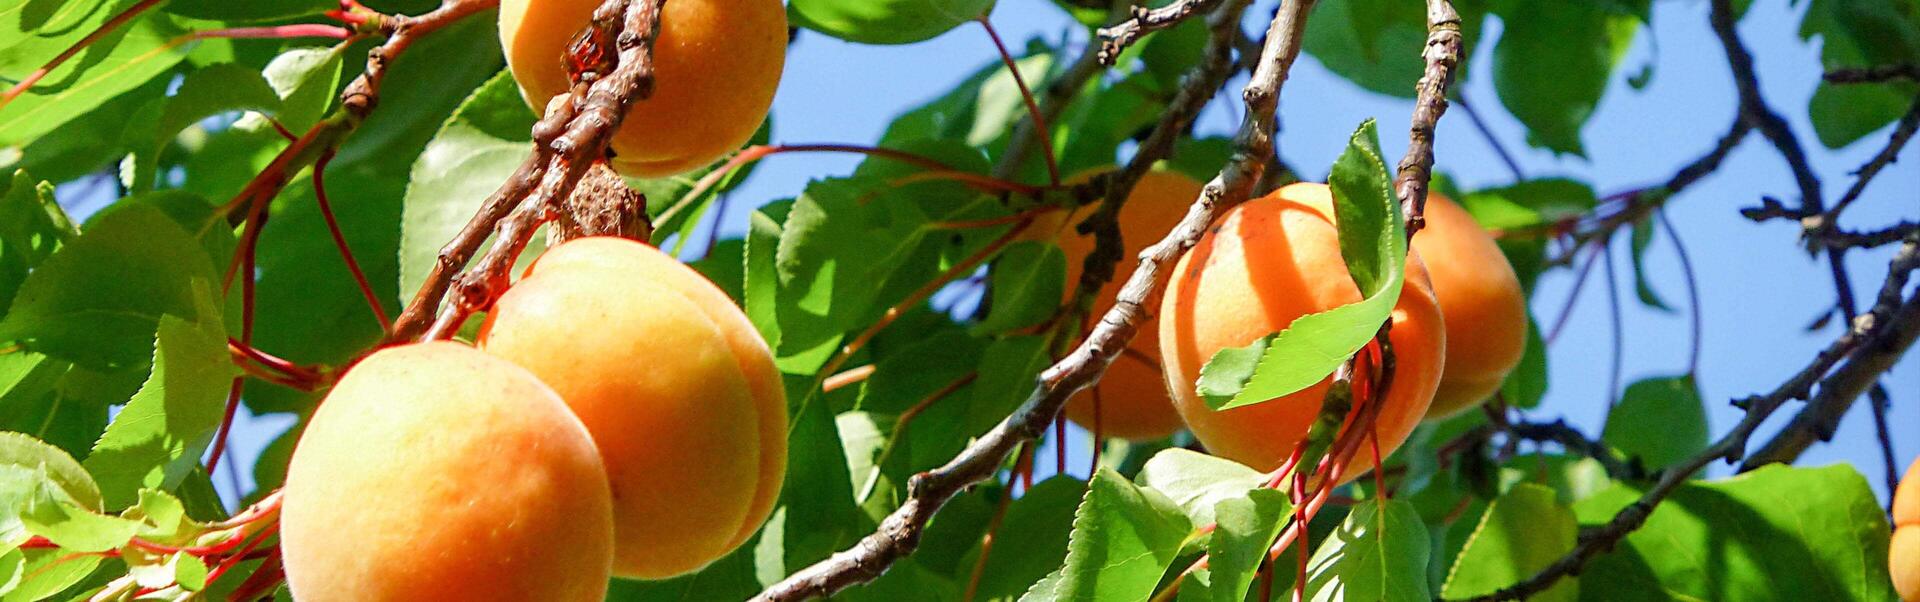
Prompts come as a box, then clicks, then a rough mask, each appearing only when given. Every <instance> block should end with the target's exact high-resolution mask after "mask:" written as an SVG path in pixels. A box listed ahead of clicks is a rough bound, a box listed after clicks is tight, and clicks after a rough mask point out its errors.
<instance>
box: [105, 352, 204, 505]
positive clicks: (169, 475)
mask: <svg viewBox="0 0 1920 602" xmlns="http://www.w3.org/2000/svg"><path fill="white" fill-rule="evenodd" d="M158 339H159V342H158V344H157V346H156V347H155V350H154V355H153V375H152V376H151V377H149V378H148V379H147V382H146V384H144V385H142V386H141V387H140V391H139V392H138V393H135V394H134V395H133V399H132V400H130V401H128V402H127V405H126V407H125V408H123V409H121V410H120V414H119V415H118V416H115V417H114V420H113V423H112V424H110V425H108V426H107V432H106V434H105V435H102V436H101V437H100V442H99V443H98V444H97V445H95V446H94V448H93V454H92V455H90V456H88V457H87V461H86V466H87V469H88V470H90V471H92V472H93V474H94V475H95V476H97V477H99V479H100V480H101V482H102V487H101V490H102V491H103V492H104V493H105V494H106V500H107V505H108V507H112V508H118V507H122V506H126V505H128V504H132V503H134V502H135V501H138V499H139V498H138V496H139V492H140V490H141V489H143V488H151V489H159V490H163V491H164V490H169V489H172V488H174V487H175V486H177V485H179V484H180V481H181V480H182V479H185V478H186V476H187V473H188V472H189V471H191V470H193V468H194V467H195V466H197V465H198V464H199V462H200V456H201V453H202V452H204V451H206V448H207V445H208V444H210V443H212V441H213V435H214V431H215V430H216V429H218V428H219V426H220V420H221V417H222V416H223V415H224V414H225V407H226V395H227V389H228V387H229V386H230V383H231V382H232V380H233V377H234V376H235V375H237V374H239V372H238V370H237V369H236V368H235V367H234V365H233V362H232V360H231V359H230V358H229V357H228V355H227V335H226V332H225V331H224V330H223V329H221V328H220V325H219V324H217V323H212V324H210V323H207V322H188V321H186V320H182V319H180V318H177V317H174V316H172V315H168V316H163V317H162V318H161V319H160V327H159V333H158Z"/></svg>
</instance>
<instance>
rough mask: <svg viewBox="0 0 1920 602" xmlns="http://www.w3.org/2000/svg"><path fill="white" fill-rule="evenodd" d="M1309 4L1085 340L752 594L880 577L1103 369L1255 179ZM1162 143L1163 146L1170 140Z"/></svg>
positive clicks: (1149, 148) (1230, 1)
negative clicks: (851, 528) (830, 544)
mask: <svg viewBox="0 0 1920 602" xmlns="http://www.w3.org/2000/svg"><path fill="white" fill-rule="evenodd" d="M1247 3H1248V0H1227V2H1226V3H1225V4H1223V5H1222V6H1221V7H1220V8H1218V9H1216V10H1215V12H1214V13H1213V15H1212V17H1211V19H1210V20H1209V25H1210V27H1211V29H1212V36H1213V37H1212V41H1211V42H1210V44H1209V48H1208V57H1207V59H1206V60H1205V61H1204V62H1203V65H1202V67H1201V69H1203V70H1205V69H1211V68H1212V66H1214V65H1216V64H1228V65H1230V61H1229V59H1227V58H1226V57H1227V53H1228V52H1230V51H1231V45H1232V37H1231V34H1232V31H1231V28H1233V27H1236V26H1237V24H1238V21H1239V16H1240V14H1241V13H1242V12H1243V11H1245V10H1246V6H1247ZM1312 5H1313V2H1312V0H1288V1H1287V2H1285V4H1284V5H1283V8H1282V10H1281V12H1280V15H1279V16H1278V18H1276V19H1275V20H1274V22H1273V24H1272V26H1271V28H1270V31H1269V34H1268V36H1267V44H1266V48H1265V49H1264V51H1263V52H1262V59H1261V62H1260V66H1259V68H1258V69H1257V70H1256V71H1255V75H1254V77H1253V80H1252V82H1250V83H1249V84H1248V85H1247V89H1246V91H1245V92H1244V93H1243V97H1244V99H1245V101H1246V105H1247V109H1248V111H1247V115H1246V120H1245V121H1244V122H1243V123H1242V124H1241V130H1240V134H1239V135H1238V137H1237V138H1236V139H1235V142H1236V148H1237V150H1236V152H1235V154H1234V156H1233V160H1232V161H1230V162H1229V163H1228V164H1227V165H1226V166H1225V167H1224V168H1222V170H1221V173H1220V175H1219V176H1218V177H1215V178H1214V179H1213V180H1212V181H1211V182H1209V183H1208V184H1207V186H1206V188H1205V189H1204V190H1203V191H1202V192H1201V194H1200V198H1198V199H1196V200H1195V202H1194V204H1193V206H1192V207H1191V208H1189V209H1188V211H1187V215H1186V217H1185V218H1183V219H1182V220H1181V222H1180V224H1179V225H1178V226H1176V227H1175V228H1174V229H1173V231H1172V232H1169V233H1168V234H1167V236H1166V237H1165V238H1163V239H1161V240H1160V242H1158V243H1156V244H1154V245H1153V246H1151V247H1148V248H1147V249H1146V250H1145V251H1142V252H1141V254H1140V265H1139V267H1137V268H1136V269H1135V270H1134V271H1133V274H1132V276H1131V277H1130V278H1129V279H1128V280H1127V283H1126V285H1125V286H1123V287H1122V288H1121V290H1120V294H1119V297H1118V299H1116V301H1115V303H1114V306H1113V308H1112V309H1110V310H1108V311H1107V313H1106V315H1105V316H1103V317H1102V318H1101V320H1100V322H1099V323H1098V325H1097V326H1095V327H1094V329H1093V331H1092V332H1091V333H1090V334H1089V335H1088V336H1087V338H1086V339H1085V340H1084V341H1082V342H1081V343H1080V345H1079V346H1078V347H1076V348H1075V349H1073V351H1071V352H1070V353H1068V354H1067V356H1066V357H1065V359H1062V360H1060V361H1059V362H1058V363H1055V364H1054V365H1052V366H1050V367H1048V368H1047V370H1046V371H1045V372H1042V373H1041V375H1040V378H1039V382H1038V383H1037V384H1036V387H1035V388H1034V390H1033V392H1032V393H1031V394H1029V395H1028V397H1027V400H1026V402H1025V403H1023V404H1022V405H1021V406H1020V408H1019V409H1017V410H1015V411H1014V413H1013V414H1012V415H1011V416H1008V417H1007V418H1006V419H1004V420H1002V421H1001V422H1000V423H999V424H998V425H996V426H994V428H993V429H992V430H989V431H988V432H987V433H986V434H984V435H982V436H981V437H980V438H978V439H976V440H974V442H973V443H972V444H970V445H968V446H967V448H966V449H965V450H964V451H962V452H961V453H960V454H959V455H958V456H955V457H954V458H953V460H951V461H949V462H948V463H947V464H946V465H944V466H941V467H939V468H935V469H933V470H930V471H927V472H924V473H920V474H917V475H914V477H913V478H912V479H910V480H909V481H908V483H907V489H908V496H907V499H906V500H905V501H904V502H903V503H902V504H901V505H900V507H899V508H898V509H896V510H894V512H893V513H892V514H891V515H889V516H887V518H886V519H885V520H884V521H882V522H881V524H880V527H879V529H878V530H877V531H875V532H874V533H873V534H871V535H868V536H867V537H865V538H863V539H861V540H860V541H859V542H858V543H856V544H855V545H854V546H853V547H852V548H850V549H848V550H845V551H842V552H839V553H836V554H834V555H833V556H832V557H830V558H828V559H826V560H823V561H821V562H819V563H817V564H815V565H813V566H811V567H807V568H805V569H802V570H800V571H799V572H797V573H794V574H793V575H791V576H789V577H787V579H786V580H784V581H781V582H780V583H776V584H774V585H773V586H772V587H769V588H768V589H767V590H766V591H763V592H761V593H760V595H759V596H756V597H755V598H754V599H755V600H758V601H762V602H773V601H788V600H802V599H808V598H815V597H821V596H826V595H831V594H832V593H834V592H837V591H840V590H841V589H844V588H846V587H849V586H851V585H854V584H857V583H863V582H866V581H870V580H872V579H874V578H875V577H878V576H879V575H880V574H881V573H883V572H885V571H886V569H887V567H888V566H891V565H892V563H893V562H894V561H895V560H898V559H899V558H901V557H903V556H905V555H906V554H908V553H910V552H912V551H913V549H914V548H915V547H916V546H917V545H918V543H919V539H920V535H921V531H922V529H923V528H924V527H925V525H926V523H927V521H928V520H930V519H931V518H932V517H933V515H934V513H936V512H938V511H939V509H940V507H941V506H942V505H943V504H945V503H946V502H947V500H949V499H951V498H952V497H953V496H954V495H955V494H957V493H958V492H959V491H960V490H961V489H963V488H965V487H967V486H969V485H972V484H974V483H978V482H980V481H983V480H986V479H988V478H991V477H992V476H993V474H994V472H995V471H996V470H998V468H999V467H1000V466H1001V465H1002V464H1003V463H1005V461H1006V457H1007V454H1009V453H1011V452H1012V451H1013V450H1014V449H1015V448H1016V447H1018V446H1019V445H1020V444H1022V443H1023V442H1026V441H1032V440H1034V439H1035V438H1037V437H1038V436H1039V435H1040V434H1041V433H1042V432H1044V431H1045V430H1046V428H1047V425H1048V424H1049V423H1051V422H1052V421H1053V419H1054V417H1055V416H1056V415H1058V413H1059V411H1060V407H1061V406H1062V405H1063V404H1065V403H1066V400H1067V398H1068V397H1070V396H1072V395H1073V394H1074V393H1076V392H1078V391H1080V390H1081V389H1084V388H1086V387H1087V386H1089V385H1091V384H1093V383H1094V382H1095V381H1096V380H1098V379H1099V378H1100V376H1101V374H1102V373H1103V372H1104V371H1105V370H1106V367H1107V366H1108V365H1109V364H1111V363H1112V362H1113V359H1114V358H1115V357H1117V356H1118V355H1119V354H1120V351H1121V350H1122V349H1124V348H1125V347H1126V345H1127V342H1128V341H1129V340H1131V339H1132V338H1133V334H1134V331H1135V329H1137V328H1138V325H1139V323H1140V321H1141V320H1142V319H1143V318H1144V317H1145V314H1146V310H1145V309H1144V305H1145V303H1146V300H1147V298H1148V297H1151V296H1152V293H1153V292H1155V290H1157V289H1158V288H1159V287H1160V285H1161V284H1162V279H1161V277H1160V276H1161V272H1162V270H1163V268H1165V267H1166V265H1167V264H1168V263H1170V262H1171V261H1173V260H1174V259H1175V258H1176V257H1177V256H1178V255H1179V254H1180V253H1181V252H1184V251H1185V250H1186V249H1188V248H1190V247H1192V246H1193V245H1194V244H1195V243H1196V242H1197V241H1198V240H1199V239H1200V236H1201V234H1202V233H1203V232H1204V231H1205V229H1206V226H1207V225H1208V224H1209V223H1211V222H1212V220H1213V217H1214V215H1215V212H1216V211H1217V209H1218V208H1220V207H1223V206H1229V205H1232V204H1234V203H1238V202H1240V201H1243V200H1245V199H1246V197H1247V195H1248V193H1249V192H1250V190H1251V188H1252V186H1253V183H1254V181H1255V180H1257V179H1258V178H1259V176H1260V172H1261V170H1262V168H1263V166H1264V162H1263V158H1264V157H1265V156H1266V155H1268V154H1270V153H1271V152H1272V150H1273V133H1274V132H1273V127H1274V121H1273V115H1274V110H1275V108H1276V106H1277V102H1278V97H1279V92H1280V88H1281V86H1282V85H1283V84H1284V83H1285V81H1286V75H1287V71H1288V70H1289V69H1290V68H1291V67H1292V65H1293V61H1294V59H1295V57H1297V56H1298V55H1299V52H1300V42H1301V36H1300V34H1301V30H1302V29H1303V28H1304V27H1305V25H1306V16H1307V12H1308V10H1309V9H1311V8H1312ZM1222 70H1224V69H1222ZM1222 77H1224V75H1222ZM1210 83H1212V82H1210V81H1208V80H1207V78H1206V77H1190V78H1189V79H1188V80H1187V82H1186V83H1185V84H1184V85H1183V86H1182V88H1181V91H1180V94H1179V96H1178V98H1176V99H1175V102H1174V103H1173V108H1172V109H1171V110H1170V112H1169V114H1168V116H1167V117H1166V118H1164V119H1163V120H1162V121H1161V123H1160V124H1159V125H1158V126H1156V128H1155V130H1154V133H1153V134H1152V135H1150V136H1149V140H1150V141H1152V140H1154V139H1156V138H1168V139H1170V138H1172V137H1176V136H1178V135H1179V132H1180V131H1183V129H1184V128H1175V127H1173V126H1175V125H1181V124H1180V123H1179V122H1183V121H1186V120H1190V119H1192V118H1193V117H1192V116H1193V115H1196V114H1197V113H1198V111H1199V107H1202V106H1205V104H1206V101H1207V99H1208V98H1209V97H1210V96H1211V94H1212V90H1213V89H1214V88H1216V87H1217V85H1213V86H1209V85H1207V84H1210ZM1165 144H1171V141H1170V140H1169V141H1168V142H1166V143H1165ZM1153 151H1154V146H1153V145H1151V144H1147V143H1143V144H1142V145H1141V151H1140V153H1139V154H1138V155H1136V157H1135V164H1133V165H1129V166H1128V170H1127V171H1124V172H1122V174H1121V176H1120V177H1119V180H1120V183H1121V184H1123V185H1122V186H1119V187H1118V188H1122V189H1124V188H1126V186H1125V185H1124V184H1125V183H1126V179H1127V177H1128V176H1127V174H1128V173H1130V172H1133V171H1135V170H1136V168H1137V169H1141V170H1144V168H1143V167H1141V166H1140V164H1143V163H1150V162H1151V161H1152V160H1153V159H1154V157H1153V156H1151V153H1152V152H1153ZM1125 193H1126V191H1125V190H1109V191H1108V194H1109V198H1114V197H1115V196H1116V195H1117V196H1119V197H1122V198H1124V196H1125ZM1097 253H1098V251H1096V254H1097Z"/></svg>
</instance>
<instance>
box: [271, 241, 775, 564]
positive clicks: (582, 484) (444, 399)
mask: <svg viewBox="0 0 1920 602" xmlns="http://www.w3.org/2000/svg"><path fill="white" fill-rule="evenodd" d="M786 428H787V419H786V395H785V392H784V390H783V389H782V386H781V382H780V378H779V374H778V372H777V371H776V370H775V368H774V365H773V359H772V354H771V353H770V352H769V351H768V349H767V346H766V343H765V342H764V341H762V340H761V339H760V337H759V334H758V333H757V332H756V331H755V330H754V329H753V327H752V325H751V324H750V323H749V322H748V321H747V318H746V315H745V314H743V313H741V311H740V310H739V309H738V308H737V307H736V306H735V305H734V304H733V302H732V301H731V300H730V299H729V298H728V297H727V296H726V293H724V292H722V291H721V290H720V289H719V288H718V287H716V286H714V284H713V283H712V282H710V281H708V280H707V279H706V278H704V277H702V276H701V275H700V274H699V273H697V272H694V271H693V270H692V269H690V268H688V267H686V266H685V265H682V264H681V263H679V262H678V261H675V260H674V259H673V258H671V257H668V256H667V255H665V254H663V253H661V252H660V251H658V250H656V249H654V248H652V247H649V246H647V245H645V244H642V243H639V242H635V241H631V240H626V239H619V238H584V239H579V240H575V241H571V242H568V243H565V244H562V245H559V246H556V247H554V248H552V249H550V250H548V251H547V252H546V253H545V254H543V255H542V256H541V257H540V258H539V259H537V260H536V261H535V263H534V265H533V267H532V268H531V269H529V271H528V274H527V275H526V277H525V278H522V279H521V280H520V281H519V282H517V283H515V284H514V285H513V286H512V287H511V288H509V289H508V290H507V292H506V293H505V294H504V295H503V296H502V297H501V298H500V300H499V301H498V302H497V303H496V304H495V306H494V308H493V310H492V312H491V313H489V314H488V316H487V322H486V323H485V324H484V325H483V327H482V329H481V331H480V336H479V340H478V348H477V349H476V348H474V347H468V346H465V345H461V344H458V343H450V342H435V343H421V344H415V345H407V346H401V347H395V348H390V349H386V350H383V351H380V352H377V353H375V354H373V355H371V356H369V357H368V358H367V359H365V360H363V361H362V362H360V363H359V364H358V365H356V366H354V367H353V368H352V369H351V370H349V371H348V372H347V373H346V375H345V376H343V377H342V378H341V380H340V382H339V384H338V385H336V386H335V388H334V389H333V391H331V392H329V393H328V395H327V398H326V399H325V400H324V401H323V402H322V403H321V405H320V408H319V409H318V410H317V411H316V412H315V413H314V416H313V419H312V421H311V423H310V424H309V425H308V427H307V430H306V431H305V432H304V433H302V434H301V437H300V441H299V443H298V445H297V446H296V447H295V449H294V453H293V460H292V464H291V467H290V468H289V469H288V474H287V484H286V489H285V501H284V504H285V506H284V510H283V518H282V521H283V522H282V527H281V529H282V531H281V533H282V535H281V537H282V544H281V547H282V549H283V550H284V553H285V565H286V572H287V580H288V583H289V585H290V586H291V588H292V589H293V593H294V595H295V596H296V597H298V598H299V599H301V600H320V601H329V600H353V601H360V600H370V601H380V600H428V599H434V600H442V599H444V600H598V599H600V598H601V597H602V596H603V595H604V593H605V589H606V580H607V577H608V575H609V574H612V575H617V576H622V577H632V578H643V579H657V578H665V577H671V576H675V575H679V574H684V573H688V572H692V571H695V570H698V569H700V568H701V567H704V566H705V565H707V564H708V563H710V562H712V561H714V560H715V559H718V558H719V557H721V556H723V555H725V554H726V553H728V552H730V551H732V550H733V549H735V548H737V547H739V546H740V545H741V544H742V543H744V542H745V541H746V540H747V539H748V538H749V537H751V536H752V535H753V533H754V531H756V530H757V529H758V528H759V526H760V524H761V523H762V522H764V521H765V520H766V518H767V515H768V514H769V513H771V511H772V509H773V505H774V502H775V500H776V498H778V496H779V492H780V487H781V480H782V477H783V475H784V473H785V470H786Z"/></svg>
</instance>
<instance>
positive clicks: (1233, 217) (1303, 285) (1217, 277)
mask: <svg viewBox="0 0 1920 602" xmlns="http://www.w3.org/2000/svg"><path fill="white" fill-rule="evenodd" d="M1326 198H1328V197H1326V193H1325V186H1324V185H1321V184H1294V185H1291V186H1287V187H1285V188H1281V189H1280V190H1278V191H1275V192H1274V193H1273V194H1271V195H1268V196H1267V197H1265V198H1261V199H1257V200H1253V201H1249V202H1247V203H1245V204H1242V205H1240V206H1238V207H1235V208H1233V210H1231V211H1228V212H1227V214H1226V215H1225V216H1223V217H1222V218H1221V219H1220V220H1219V221H1217V222H1215V224H1214V226H1213V227H1212V228H1211V229H1209V230H1208V232H1207V234H1206V235H1205V236H1203V237H1202V238H1201V239H1200V242H1199V244H1197V245H1195V246H1194V248H1193V249H1191V250H1189V251H1188V252H1187V253H1186V254H1185V255H1184V256H1182V257H1181V258H1180V262H1179V263H1178V264H1176V265H1175V266H1174V270H1173V280H1172V281H1171V282H1169V283H1168V288H1167V294H1166V297H1165V298H1164V299H1163V300H1162V301H1161V306H1160V357H1161V358H1163V360H1164V363H1165V366H1166V373H1167V382H1168V383H1169V384H1170V385H1171V386H1172V389H1173V393H1174V401H1175V406H1176V407H1177V408H1178V409H1179V410H1180V415H1181V417H1182V418H1185V419H1186V422H1187V427H1188V428H1189V429H1191V430H1192V431H1193V434H1194V436H1195V437H1197V438H1199V440H1200V442H1201V443H1202V444H1204V445H1205V446H1206V447H1207V450H1208V451H1209V452H1211V453H1213V454H1214V455H1217V456H1220V457H1224V458H1227V459H1230V460H1234V461H1237V462H1240V463H1242V464H1246V465H1248V466H1251V467H1253V468H1255V469H1257V470H1262V471H1267V470H1273V469H1276V468H1278V467H1279V465H1280V464H1281V462H1282V461H1283V460H1285V458H1286V457H1287V455H1289V454H1291V453H1292V451H1293V448H1294V447H1295V446H1296V445H1297V444H1298V443H1299V442H1300V441H1301V440H1303V439H1304V438H1305V437H1306V433H1307V427H1308V426H1309V425H1310V424H1311V423H1312V422H1313V420H1314V418H1315V416H1316V415H1317V414H1318V413H1319V412H1320V405H1321V401H1322V399H1323V398H1324V397H1325V395H1326V391H1327V387H1328V386H1329V383H1330V381H1331V377H1329V379H1327V380H1322V381H1321V382H1320V383H1318V384H1315V385H1313V386H1311V387H1308V388H1306V389H1304V390H1301V391H1298V392H1295V393H1294V394H1292V395H1288V396H1285V397H1282V398H1279V399H1275V400H1271V401H1268V402H1265V403H1261V404H1258V405H1253V406H1246V407H1241V408H1235V409H1232V410H1227V411H1224V412H1215V411H1213V410H1212V409H1210V408H1208V407H1207V405H1206V401H1205V400H1204V399H1202V398H1201V397H1200V396H1199V395H1198V394H1196V393H1195V392H1194V379H1196V378H1198V377H1199V375H1200V368H1201V366H1204V365H1205V364H1206V362H1207V360H1209V359H1212V358H1213V354H1214V353H1215V352H1217V351H1219V350H1221V349H1223V348H1227V347H1241V346H1245V345H1247V344H1250V343H1252V342H1253V341H1255V340H1257V339H1259V338H1260V337H1263V336H1266V335H1267V334H1269V333H1273V332H1277V331H1279V330H1282V329H1284V328H1286V327H1287V325H1288V324H1291V323H1292V322H1293V319H1294V318H1297V317H1300V316H1302V315H1306V314H1309V313H1315V312H1320V311H1325V310H1328V309H1332V308H1334V307H1337V306H1340V305H1344V304H1347V303H1352V302H1355V301H1359V300H1360V292H1359V289H1358V288H1357V287H1356V286H1355V285H1354V283H1353V279H1352V277H1350V276H1348V274H1347V270H1346V264H1345V262H1343V261H1342V260H1341V257H1340V246H1339V244H1340V243H1339V239H1338V233H1337V231H1336V230H1335V229H1334V225H1333V212H1332V209H1331V206H1330V205H1324V204H1317V203H1316V200H1325V199H1326ZM1392 320H1393V330H1392V333H1391V335H1390V337H1391V339H1392V341H1393V351H1394V356H1395V358H1396V360H1397V367H1396V369H1395V372H1394V380H1393V384H1392V386H1391V387H1390V388H1389V390H1388V392H1387V395H1386V399H1385V401H1384V403H1385V405H1383V406H1381V409H1380V413H1379V415H1378V418H1377V420H1378V422H1377V423H1376V425H1375V434H1376V435H1377V437H1378V439H1379V442H1380V454H1381V456H1382V457H1385V456H1386V455H1387V454H1391V453H1393V450H1394V449H1395V448H1397V447H1399V446H1400V443H1401V442H1402V441H1404V440H1406V437H1407V435H1408V433H1411V432H1412V431H1413V427H1414V426H1415V425H1416V424H1418V423H1419V421H1420V418H1421V417H1422V416H1423V415H1425V414H1426V412H1427V405H1428V403H1429V402H1430V401H1431V400H1432V398H1433V392H1434V390H1435V389H1436V388H1437V387H1438V386H1439V383H1440V373H1441V369H1442V367H1443V366H1444V364H1445V360H1446V330H1445V326H1444V325H1443V323H1442V319H1441V314H1440V307H1439V304H1438V302H1437V301H1436V300H1435V299H1434V296H1433V289H1432V285H1431V283H1430V282H1429V280H1428V277H1427V271H1426V267H1425V265H1424V264H1423V263H1422V262H1421V261H1420V257H1419V255H1418V253H1409V254H1408V256H1407V278H1406V284H1405V286H1404V287H1402V289H1401V293H1400V300H1399V302H1398V304H1396V305H1395V306H1394V309H1393V315H1392ZM1369 464H1370V462H1367V461H1355V462H1354V463H1353V465H1352V468H1349V469H1348V470H1347V471H1346V472H1344V473H1342V478H1340V479H1339V480H1340V481H1341V482H1345V481H1347V480H1351V479H1352V478H1353V477H1354V476H1357V475H1359V474H1360V473H1362V472H1364V470H1365V468H1364V467H1365V466H1367V465H1369Z"/></svg>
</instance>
